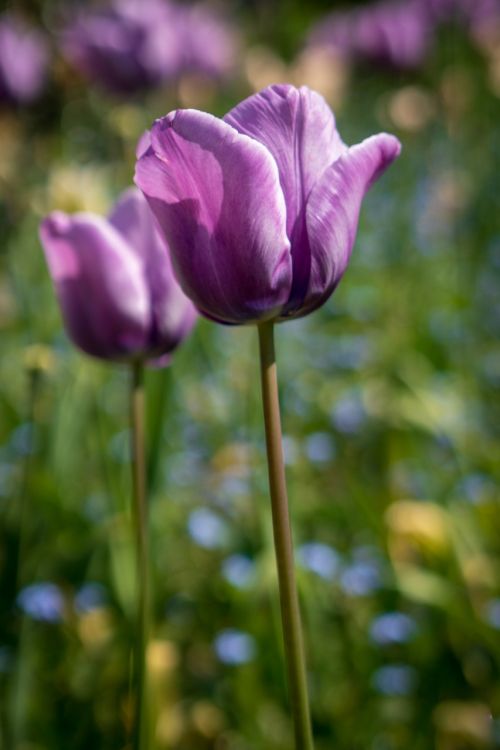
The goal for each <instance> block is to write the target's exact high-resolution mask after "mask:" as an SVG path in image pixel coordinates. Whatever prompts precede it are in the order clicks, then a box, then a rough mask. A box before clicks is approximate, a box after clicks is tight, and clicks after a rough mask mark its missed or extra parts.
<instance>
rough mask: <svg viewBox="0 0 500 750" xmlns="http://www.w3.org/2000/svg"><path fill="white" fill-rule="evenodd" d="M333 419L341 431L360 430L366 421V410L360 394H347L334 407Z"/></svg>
mask: <svg viewBox="0 0 500 750" xmlns="http://www.w3.org/2000/svg"><path fill="white" fill-rule="evenodd" d="M331 419H332V423H333V425H334V426H335V427H336V428H337V430H339V432H344V433H346V434H352V433H355V432H358V430H359V429H360V428H361V427H362V426H363V424H364V423H365V422H366V411H365V408H364V406H363V403H362V401H361V398H360V396H359V395H357V394H356V393H350V394H346V395H345V396H344V397H343V398H341V399H340V401H338V402H337V404H336V405H335V407H334V408H333V411H332V413H331Z"/></svg>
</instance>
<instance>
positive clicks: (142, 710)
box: [130, 361, 150, 750]
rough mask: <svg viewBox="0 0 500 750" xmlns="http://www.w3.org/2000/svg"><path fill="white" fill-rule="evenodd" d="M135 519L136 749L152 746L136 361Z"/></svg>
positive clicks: (135, 369) (140, 379)
mask: <svg viewBox="0 0 500 750" xmlns="http://www.w3.org/2000/svg"><path fill="white" fill-rule="evenodd" d="M130 424H131V459H132V460H131V464H132V484H133V493H132V494H133V522H134V531H135V547H136V556H137V559H136V566H137V579H136V580H137V584H136V585H137V611H136V620H135V633H134V635H135V638H134V652H133V663H134V693H135V695H134V698H135V701H134V703H135V706H134V729H133V748H134V750H148V747H149V736H150V734H149V732H150V727H149V716H148V699H147V665H146V658H147V647H148V640H149V609H150V589H149V534H148V510H147V493H146V461H145V432H144V365H143V363H142V362H141V361H138V362H134V363H133V364H132V373H131V384H130Z"/></svg>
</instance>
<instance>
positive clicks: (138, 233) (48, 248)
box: [40, 188, 196, 360]
mask: <svg viewBox="0 0 500 750" xmlns="http://www.w3.org/2000/svg"><path fill="white" fill-rule="evenodd" d="M40 237H41V241H42V245H43V247H44V250H45V256H46V259H47V264H48V266H49V271H50V274H51V276H52V279H53V282H54V285H55V289H56V293H57V296H58V298H59V303H60V306H61V310H62V314H63V318H64V323H65V326H66V329H67V331H68V334H69V335H70V337H71V338H72V339H73V341H74V343H75V344H76V345H77V346H78V347H80V349H82V350H83V351H84V352H86V353H87V354H91V355H93V356H95V357H100V358H103V359H116V360H122V359H125V360H126V359H138V358H143V359H144V358H148V359H150V358H159V357H163V356H164V355H167V354H168V353H169V352H171V351H173V349H175V347H176V346H178V344H180V343H181V341H182V340H183V339H184V337H185V336H186V335H187V334H188V333H189V331H190V330H191V328H192V326H193V324H194V321H195V317H196V313H195V310H194V307H193V305H192V304H191V302H190V301H189V300H188V299H187V298H186V297H185V295H184V294H183V292H182V291H181V289H180V287H179V285H178V284H177V282H176V280H175V278H174V275H173V272H172V268H171V264H170V259H169V254H168V248H167V246H166V244H165V241H164V240H163V238H162V237H161V236H160V234H159V232H158V231H157V229H156V226H155V224H154V218H153V216H152V215H151V212H150V210H149V207H148V205H147V203H146V201H145V200H144V198H143V196H142V195H141V194H140V192H139V191H138V190H137V189H135V188H131V189H129V190H127V191H125V192H124V193H123V194H122V196H121V197H120V199H119V200H118V202H117V203H116V205H115V207H114V209H113V211H112V213H111V215H110V216H109V217H108V218H107V219H106V218H104V217H101V216H98V215H96V214H91V213H79V214H74V215H72V216H69V215H67V214H64V213H62V212H61V211H55V212H53V213H51V214H50V215H49V216H48V217H47V218H46V219H45V220H44V221H43V222H42V225H41V228H40Z"/></svg>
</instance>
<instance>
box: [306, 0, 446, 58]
mask: <svg viewBox="0 0 500 750" xmlns="http://www.w3.org/2000/svg"><path fill="white" fill-rule="evenodd" d="M432 34H433V24H432V21H431V19H430V17H429V13H428V11H427V8H426V7H425V4H424V3H423V2H422V0H405V2H399V1H398V0H382V1H381V2H378V3H375V4H374V5H370V6H367V7H360V8H355V9H353V10H348V11H334V12H333V13H330V14H329V15H328V16H327V17H326V18H323V19H322V20H321V21H320V22H319V23H318V24H317V25H316V26H314V27H313V30H312V32H311V34H310V44H311V45H312V46H320V47H327V48H332V49H334V50H336V51H338V52H339V53H341V54H342V55H343V56H345V57H347V58H353V59H357V60H364V61H367V62H371V63H379V64H382V65H387V66H390V67H394V68H398V69H406V68H414V67H417V66H419V65H420V64H421V63H422V62H423V61H424V59H425V57H426V54H427V51H428V49H429V43H430V41H431V37H432Z"/></svg>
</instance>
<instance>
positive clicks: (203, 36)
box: [176, 5, 238, 78]
mask: <svg viewBox="0 0 500 750" xmlns="http://www.w3.org/2000/svg"><path fill="white" fill-rule="evenodd" d="M176 30H177V35H178V39H179V47H180V54H179V60H178V68H177V74H178V75H182V74H183V73H201V74H203V75H206V76H209V77H211V78H223V77H225V76H227V75H229V74H230V73H231V72H232V70H233V69H234V65H235V60H236V56H237V55H236V53H237V48H238V40H237V37H236V34H235V33H234V31H233V29H232V28H231V27H230V26H229V25H228V24H227V23H226V22H225V21H224V20H223V19H222V18H220V17H219V16H217V15H215V14H214V13H213V12H212V11H211V10H210V9H209V8H207V7H203V6H202V5H193V6H191V7H189V6H178V7H177V10H176Z"/></svg>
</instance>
